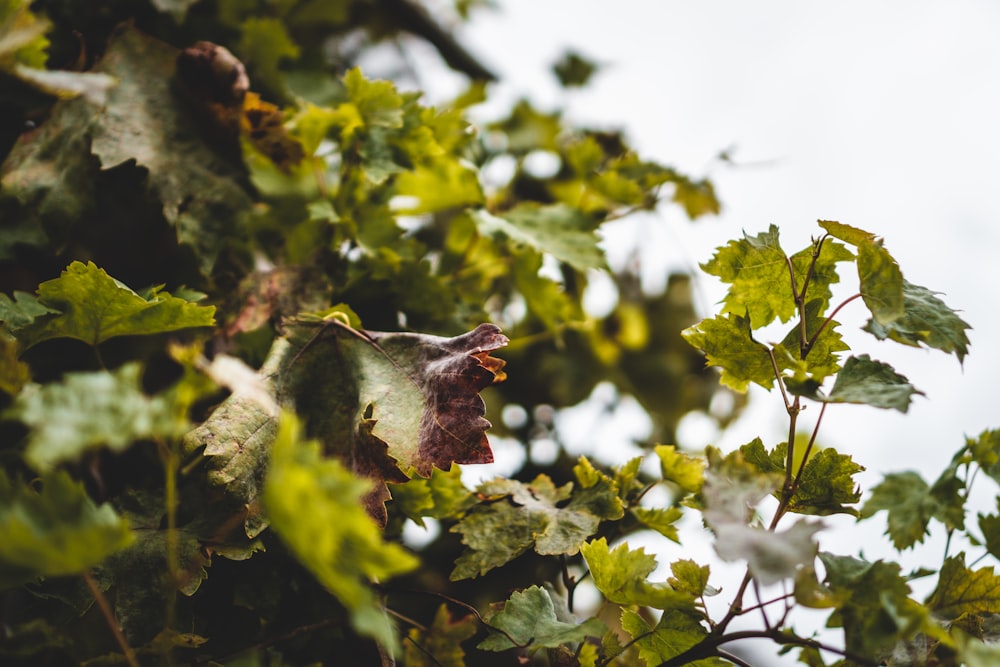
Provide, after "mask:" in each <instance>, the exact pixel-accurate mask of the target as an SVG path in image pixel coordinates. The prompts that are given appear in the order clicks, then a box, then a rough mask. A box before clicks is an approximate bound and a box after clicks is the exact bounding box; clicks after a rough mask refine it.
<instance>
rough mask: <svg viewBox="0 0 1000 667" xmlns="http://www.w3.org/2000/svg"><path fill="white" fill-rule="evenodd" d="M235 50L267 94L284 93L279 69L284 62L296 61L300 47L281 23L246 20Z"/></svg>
mask: <svg viewBox="0 0 1000 667" xmlns="http://www.w3.org/2000/svg"><path fill="white" fill-rule="evenodd" d="M236 50H237V52H238V53H239V54H240V58H241V59H242V60H243V62H244V64H245V65H246V67H247V69H248V70H249V71H250V72H251V73H252V76H253V80H254V81H255V82H259V83H260V85H261V86H262V87H263V88H264V89H266V90H271V91H275V92H276V93H278V94H282V93H284V92H285V91H284V85H283V81H284V76H283V74H282V73H281V71H280V69H279V66H280V65H281V62H282V61H284V60H295V59H296V58H298V57H299V47H298V45H297V44H296V43H295V42H294V41H293V40H292V38H291V37H290V36H289V34H288V31H287V30H286V28H285V24H284V23H283V22H282V21H279V20H278V19H275V18H271V17H259V16H252V17H250V18H248V19H247V20H246V21H244V22H243V23H242V24H241V25H240V41H239V44H238V45H237V46H236Z"/></svg>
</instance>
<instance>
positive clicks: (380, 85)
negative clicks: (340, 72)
mask: <svg viewBox="0 0 1000 667" xmlns="http://www.w3.org/2000/svg"><path fill="white" fill-rule="evenodd" d="M344 87H345V88H346V90H347V98H348V99H349V100H350V104H351V105H352V106H353V108H354V110H356V113H357V115H358V117H359V119H360V121H361V127H364V128H369V129H370V128H373V127H382V128H398V127H402V126H403V115H404V112H403V97H402V96H401V95H400V94H399V93H398V92H397V91H396V86H395V85H394V84H393V83H392V82H391V81H372V80H369V79H366V78H365V75H364V74H362V73H361V69H360V68H358V67H355V68H353V69H351V70H349V71H348V72H347V74H345V75H344ZM354 129H356V128H345V134H344V136H345V137H347V136H350V134H353V130H354ZM348 130H349V132H348Z"/></svg>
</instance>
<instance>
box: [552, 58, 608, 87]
mask: <svg viewBox="0 0 1000 667" xmlns="http://www.w3.org/2000/svg"><path fill="white" fill-rule="evenodd" d="M597 69H598V67H597V65H596V64H594V62H593V61H591V60H588V59H587V58H584V57H583V56H581V55H580V54H579V53H576V52H575V51H567V52H566V53H564V54H563V56H562V58H560V59H559V62H557V63H556V64H555V65H553V66H552V71H553V73H554V74H555V75H556V78H557V79H559V84H560V85H561V86H562V87H563V88H582V87H583V86H586V85H587V84H588V83H589V82H590V77H592V76H593V75H594V72H596V71H597Z"/></svg>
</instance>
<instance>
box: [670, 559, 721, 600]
mask: <svg viewBox="0 0 1000 667" xmlns="http://www.w3.org/2000/svg"><path fill="white" fill-rule="evenodd" d="M670 572H671V573H672V574H673V575H674V576H672V577H670V578H669V579H667V583H668V584H670V585H671V586H672V587H673V588H674V589H675V590H678V591H681V592H682V593H689V594H690V595H691V596H692V597H696V598H698V597H701V596H702V595H715V594H717V593H718V592H719V591H718V590H717V589H715V588H713V587H711V586H709V585H708V577H709V574H710V572H711V570H710V569H709V567H708V565H698V563H696V562H694V561H693V560H686V559H685V560H678V561H674V562H673V563H671V564H670Z"/></svg>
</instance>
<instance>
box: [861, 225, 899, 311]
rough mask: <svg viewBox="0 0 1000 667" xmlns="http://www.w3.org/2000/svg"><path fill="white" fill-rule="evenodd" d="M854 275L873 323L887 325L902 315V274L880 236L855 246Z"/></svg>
mask: <svg viewBox="0 0 1000 667" xmlns="http://www.w3.org/2000/svg"><path fill="white" fill-rule="evenodd" d="M858 278H859V280H860V281H861V298H862V299H863V300H864V302H865V305H867V306H868V310H870V311H871V313H872V317H873V319H874V320H875V321H876V322H878V323H879V324H881V325H888V324H890V323H891V322H893V321H894V320H896V319H898V318H900V317H902V316H903V314H904V312H905V310H904V306H903V274H902V272H901V271H900V270H899V265H898V264H897V263H896V260H895V259H893V258H892V255H890V254H889V251H888V250H886V249H885V248H884V247H883V246H882V241H881V240H880V239H875V240H872V241H862V242H861V244H859V245H858Z"/></svg>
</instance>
